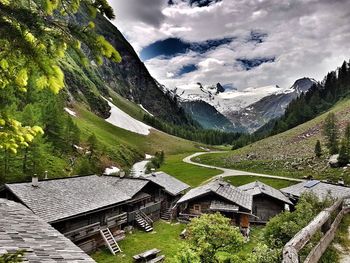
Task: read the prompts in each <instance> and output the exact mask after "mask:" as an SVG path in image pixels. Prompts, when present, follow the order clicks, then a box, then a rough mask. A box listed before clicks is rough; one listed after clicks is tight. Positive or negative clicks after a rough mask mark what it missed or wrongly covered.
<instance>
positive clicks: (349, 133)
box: [344, 122, 350, 151]
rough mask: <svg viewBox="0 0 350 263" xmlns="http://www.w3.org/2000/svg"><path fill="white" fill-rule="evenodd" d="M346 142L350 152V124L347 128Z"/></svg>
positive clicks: (349, 123)
mask: <svg viewBox="0 0 350 263" xmlns="http://www.w3.org/2000/svg"><path fill="white" fill-rule="evenodd" d="M344 140H345V142H346V146H347V148H348V150H349V151H350V122H348V123H347V124H346V126H345V132H344Z"/></svg>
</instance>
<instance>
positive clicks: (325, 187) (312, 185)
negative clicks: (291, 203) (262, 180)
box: [281, 180, 350, 198]
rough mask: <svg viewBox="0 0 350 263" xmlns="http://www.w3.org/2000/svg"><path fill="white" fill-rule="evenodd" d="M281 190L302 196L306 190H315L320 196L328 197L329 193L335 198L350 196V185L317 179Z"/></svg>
mask: <svg viewBox="0 0 350 263" xmlns="http://www.w3.org/2000/svg"><path fill="white" fill-rule="evenodd" d="M281 191H282V192H283V193H286V194H289V195H292V196H296V197H300V196H301V194H303V193H305V192H313V193H314V194H315V195H316V196H317V197H319V198H324V197H326V196H327V194H328V193H330V195H331V196H332V197H334V198H342V197H346V196H350V187H345V186H341V185H333V184H328V183H323V182H320V181H317V180H312V181H305V182H301V183H298V184H295V185H292V186H289V187H286V188H282V189H281Z"/></svg>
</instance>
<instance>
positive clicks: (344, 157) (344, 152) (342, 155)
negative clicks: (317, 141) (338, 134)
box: [338, 139, 349, 166]
mask: <svg viewBox="0 0 350 263" xmlns="http://www.w3.org/2000/svg"><path fill="white" fill-rule="evenodd" d="M338 162H339V165H340V166H344V165H347V164H348V163H349V150H348V147H347V142H346V141H345V140H344V139H343V140H342V141H341V144H340V150H339V157H338Z"/></svg>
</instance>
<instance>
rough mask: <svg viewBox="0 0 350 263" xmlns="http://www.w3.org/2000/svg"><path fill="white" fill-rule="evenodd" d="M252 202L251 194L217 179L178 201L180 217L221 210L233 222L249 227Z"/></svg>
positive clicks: (184, 217) (186, 217)
mask: <svg viewBox="0 0 350 263" xmlns="http://www.w3.org/2000/svg"><path fill="white" fill-rule="evenodd" d="M252 202H253V198H252V196H251V195H249V194H247V193H245V192H244V191H242V190H240V189H238V188H236V187H234V186H232V185H231V184H229V183H227V182H224V181H223V180H221V179H216V180H214V181H211V182H209V183H207V184H205V185H202V186H198V187H196V188H193V189H191V190H190V191H188V192H187V193H186V194H185V195H184V196H182V197H181V198H180V200H179V201H178V202H177V209H178V217H179V219H180V220H186V219H190V218H192V217H197V216H200V215H201V214H204V213H214V212H220V213H221V214H223V215H225V216H226V217H228V218H231V221H232V224H234V225H238V226H240V227H242V228H248V227H249V217H250V216H252V213H251V212H252Z"/></svg>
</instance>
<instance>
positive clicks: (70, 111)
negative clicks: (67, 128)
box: [64, 107, 77, 117]
mask: <svg viewBox="0 0 350 263" xmlns="http://www.w3.org/2000/svg"><path fill="white" fill-rule="evenodd" d="M64 110H65V111H66V112H67V113H68V114H69V115H71V116H73V117H77V114H76V112H75V111H72V110H71V109H69V108H67V107H66V108H64Z"/></svg>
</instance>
